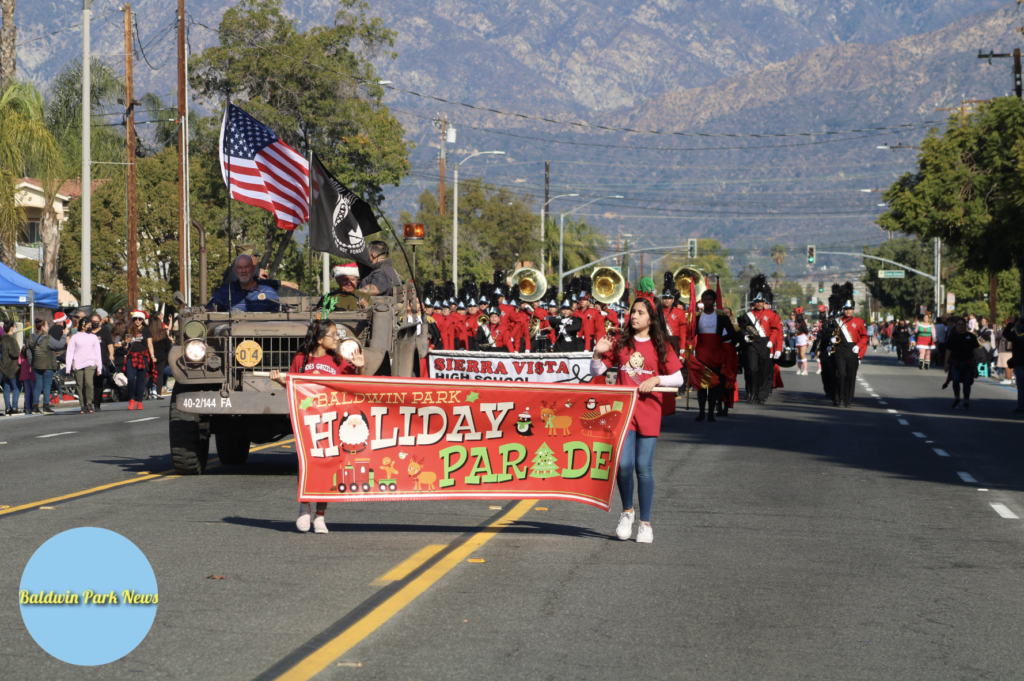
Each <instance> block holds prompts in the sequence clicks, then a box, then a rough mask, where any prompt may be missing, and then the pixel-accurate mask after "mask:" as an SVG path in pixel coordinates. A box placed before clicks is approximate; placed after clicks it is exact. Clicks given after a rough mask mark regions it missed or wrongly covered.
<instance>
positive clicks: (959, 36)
mask: <svg viewBox="0 0 1024 681" xmlns="http://www.w3.org/2000/svg"><path fill="white" fill-rule="evenodd" d="M283 4H284V7H285V9H286V10H287V11H288V12H289V13H290V14H291V15H292V16H294V17H295V19H296V20H297V22H298V23H299V25H300V27H303V28H306V27H309V26H312V25H319V24H325V23H329V22H330V21H332V17H333V13H334V11H335V8H336V6H335V5H334V4H333V3H331V2H327V1H326V0H313V1H312V2H297V1H295V0H285V2H284V3H283ZM228 6H230V5H229V3H227V2H223V1H222V0H205V1H204V2H191V3H187V6H186V9H187V11H188V12H189V14H190V16H191V17H192V18H193V19H194V20H195V21H196V22H198V23H201V24H206V25H208V26H216V23H217V21H218V20H219V17H220V15H221V14H222V13H223V11H224V9H225V8H226V7H228ZM132 7H133V10H134V11H135V13H136V21H137V24H138V35H139V36H140V38H141V44H142V47H143V48H144V51H145V55H144V56H145V58H144V59H139V61H138V62H137V63H138V64H139V65H138V66H137V67H136V69H137V70H136V74H137V75H136V86H135V87H136V92H146V91H153V92H157V93H158V94H161V95H163V96H165V99H167V100H168V101H169V100H171V98H172V97H171V93H173V92H174V87H175V82H176V80H175V79H176V73H175V62H174V31H173V22H174V7H173V5H172V4H171V3H157V2H155V0H138V1H137V2H135V3H133V5H132ZM93 12H94V17H96V18H94V20H93V24H92V34H93V40H92V45H93V52H94V53H96V54H103V55H110V56H109V57H107V58H110V59H112V60H113V61H114V62H117V61H118V57H117V55H118V54H119V53H122V54H123V50H124V43H123V40H124V38H123V19H122V18H121V17H122V15H121V14H120V13H118V12H116V10H115V8H114V6H113V5H111V6H102V7H101V6H98V5H94V7H93ZM367 13H368V14H369V15H372V16H380V17H381V18H383V19H384V21H385V23H386V25H388V26H389V27H391V28H394V29H395V30H396V31H397V32H398V38H397V42H396V46H395V49H396V51H397V52H398V55H399V56H398V59H397V60H395V61H389V62H386V63H384V62H382V63H380V64H379V65H378V66H379V70H380V73H381V77H382V78H385V79H387V80H390V81H392V82H393V84H394V87H395V88H398V89H396V90H392V91H390V92H389V93H388V94H387V96H386V98H385V103H386V104H387V105H388V106H389V107H391V108H392V110H393V111H394V112H395V114H396V115H397V116H398V117H399V119H400V120H401V121H402V123H403V125H404V126H405V127H406V130H407V134H408V137H409V139H410V140H411V141H413V142H414V143H415V144H416V149H415V151H414V152H413V159H412V160H413V173H412V175H411V176H410V177H409V178H407V180H405V181H403V183H402V185H401V186H400V187H397V188H394V189H393V190H391V191H389V199H388V202H387V204H386V209H387V210H388V212H393V213H397V212H398V211H401V210H408V211H410V212H414V211H415V205H416V197H417V196H418V194H419V193H420V192H421V191H423V190H424V189H426V188H433V189H435V190H436V184H437V179H438V170H437V153H438V149H439V147H440V144H439V141H440V135H439V132H438V131H437V129H436V128H435V126H434V125H433V124H432V119H433V118H435V117H437V116H439V115H443V116H445V117H446V118H447V120H448V121H449V123H450V124H452V125H454V126H455V127H456V128H457V130H458V140H457V142H456V144H455V145H454V146H452V145H449V149H448V153H449V167H450V164H451V163H452V162H454V161H457V160H461V158H463V157H464V156H466V155H468V154H470V153H472V152H474V151H478V150H501V151H505V152H506V154H507V155H506V156H504V157H478V158H476V159H473V161H471V162H469V163H467V165H466V167H465V168H464V169H463V170H462V176H463V177H467V176H481V177H483V178H484V179H485V180H487V181H489V182H492V183H495V184H501V185H507V186H510V187H513V188H515V189H517V190H518V191H521V192H522V193H524V194H530V195H531V196H532V197H534V198H537V197H541V196H543V172H544V161H550V162H551V171H552V172H551V194H552V196H554V195H557V194H566V193H578V194H581V197H579V198H567V199H559V200H557V201H554V202H552V205H551V209H552V211H553V212H558V211H568V210H572V209H574V208H578V207H579V206H580V205H582V203H583V202H585V201H589V200H590V199H591V198H594V197H599V196H604V195H613V194H614V195H622V196H623V197H625V198H624V199H603V200H600V201H598V202H597V203H595V204H594V205H593V206H591V207H589V208H586V209H583V210H581V211H579V212H578V213H577V215H585V216H587V219H588V220H591V221H593V222H595V224H597V225H598V226H599V227H600V228H601V229H602V230H604V231H605V232H607V233H609V234H612V235H614V234H632V235H634V236H633V237H632V241H633V242H634V243H639V245H641V246H655V245H668V244H675V243H680V242H685V240H686V238H687V237H695V236H700V237H716V238H719V239H721V240H722V241H723V242H725V243H726V244H727V245H729V246H730V247H731V248H733V249H734V251H735V252H737V253H741V252H744V251H754V250H756V249H760V248H764V247H765V245H766V244H769V242H770V243H776V242H781V243H788V244H791V245H793V246H797V247H802V246H801V244H803V243H807V242H811V241H814V242H816V243H818V244H826V243H833V244H840V245H842V244H847V245H850V246H851V247H855V246H859V245H863V244H865V243H872V242H877V241H878V240H880V239H882V238H885V236H886V235H885V234H884V233H882V232H880V231H879V230H878V228H877V227H875V226H874V225H873V223H872V220H873V215H874V214H876V213H877V212H878V211H879V210H880V208H879V207H878V206H877V203H878V201H879V200H878V195H877V194H874V193H872V192H862V191H860V190H861V189H876V188H881V187H884V186H886V185H888V184H889V183H891V182H892V180H893V179H894V178H895V177H897V176H898V175H899V174H900V173H902V172H905V171H907V170H910V169H912V167H913V150H903V151H899V152H890V151H884V150H879V149H877V148H876V147H877V146H879V145H881V144H885V143H888V144H895V143H897V142H902V143H903V144H908V145H913V144H914V143H915V142H917V141H919V140H920V139H921V138H922V137H923V135H924V134H925V133H926V132H927V129H928V127H929V126H932V127H934V126H939V127H941V126H942V125H944V124H945V120H944V119H945V118H946V117H947V116H948V115H949V114H948V113H946V112H936V111H935V109H941V108H951V107H955V106H957V105H958V104H959V101H960V99H961V98H962V97H966V98H968V99H987V98H990V97H993V96H1000V95H1004V94H1006V93H1007V92H1008V91H1011V90H1012V85H1013V80H1012V67H1011V62H1012V60H1008V59H997V60H994V61H993V63H992V64H991V65H989V64H988V63H987V61H985V60H979V59H978V58H977V54H978V50H979V49H984V50H985V51H986V52H987V51H988V50H990V49H992V50H995V51H997V52H1000V51H1003V52H1005V51H1009V50H1012V48H1013V47H1014V46H1018V45H1020V40H1021V34H1020V33H1019V32H1017V31H1015V29H1016V28H1017V27H1018V26H1020V23H1021V16H1020V14H1019V6H1018V5H1017V4H1015V3H1009V4H1008V3H1005V2H996V1H995V0H720V1H718V2H703V1H699V0H651V1H648V2H639V3H638V2H635V1H633V2H628V1H625V0H589V1H572V0H570V1H566V2H553V1H552V0H530V1H525V0H503V1H501V2H499V1H497V0H418V1H412V0H373V1H371V2H370V3H369V8H368V10H367ZM15 16H16V21H17V23H18V30H19V43H23V44H22V45H21V46H20V47H19V48H18V53H19V74H20V75H22V76H23V77H26V76H27V77H29V78H31V79H32V80H34V81H35V82H37V83H39V84H40V85H42V86H43V87H45V86H46V84H47V83H48V82H49V80H50V79H52V78H53V76H54V75H55V74H56V72H57V71H58V70H59V69H60V67H61V66H62V65H63V64H64V63H66V62H67V61H69V60H72V59H75V58H80V55H81V42H80V38H79V37H78V36H79V31H80V29H78V28H74V27H72V25H73V24H75V23H77V22H78V21H79V20H80V18H79V17H80V4H79V3H77V1H76V2H71V1H69V0H50V2H46V3H35V4H31V3H27V2H24V1H22V2H21V3H20V4H19V5H18V6H17V10H16V15H15ZM68 27H71V28H68ZM62 29H64V30H63V32H59V33H56V34H53V35H49V36H46V35H45V34H46V33H49V32H54V31H61V30H62ZM37 38H38V39H37ZM30 40H31V41H32V42H26V41H30ZM215 40H216V35H215V34H214V33H212V32H211V31H208V30H206V29H205V28H202V27H201V26H200V25H197V24H193V25H191V26H190V27H189V43H190V47H191V49H192V50H193V51H198V50H201V49H202V48H203V47H206V46H209V45H211V44H213V43H214V41H215ZM141 56H142V55H141V54H140V57H141ZM410 93H420V94H424V95H430V96H432V97H436V98H440V99H442V100H447V101H448V102H450V103H446V102H443V101H437V100H436V99H430V98H426V97H421V96H417V95H415V94H410ZM456 103H458V104H456ZM198 104H199V105H201V104H202V103H198ZM460 104H467V105H472V106H473V107H481V108H470V107H468V106H462V105H460ZM484 109H489V110H497V111H501V112H507V113H515V114H525V115H527V116H529V117H531V118H522V117H517V116H512V115H504V114H501V113H495V112H493V111H489V110H484ZM538 118H543V119H549V120H553V121H558V123H552V122H545V121H543V120H536V119H538ZM929 121H931V122H932V123H929ZM566 122H573V123H577V124H581V126H572V125H566V124H565V123H566ZM582 126H604V127H582ZM889 126H908V127H903V128H898V129H894V130H871V129H874V128H885V127H889ZM910 126H914V127H910ZM609 128H617V129H609ZM623 128H625V129H632V130H642V131H658V132H666V133H672V134H651V133H650V132H633V133H630V132H626V131H623V130H621V129H623ZM850 130H865V132H859V133H846V134H832V135H826V134H823V133H826V132H830V131H850ZM719 135H720V136H719ZM737 135H739V136H737ZM749 135H788V136H769V137H750V136H749ZM450 179H451V176H450V173H449V181H450ZM539 203H540V202H539V201H538V202H537V205H538V207H539Z"/></svg>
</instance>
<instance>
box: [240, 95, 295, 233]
mask: <svg viewBox="0 0 1024 681" xmlns="http://www.w3.org/2000/svg"><path fill="white" fill-rule="evenodd" d="M229 162H230V164H231V169H230V173H229V172H228V163H229ZM220 170H221V174H222V175H223V176H224V184H225V185H227V187H228V189H229V191H230V192H231V198H233V199H235V200H237V201H241V202H242V203H247V204H249V205H250V206H257V207H259V208H263V209H265V210H268V211H270V212H271V213H273V214H274V217H275V218H277V226H278V227H280V228H281V229H295V227H296V226H297V225H300V224H302V223H304V222H306V221H307V220H308V219H309V163H308V162H307V161H306V159H304V158H302V155H301V154H299V152H297V151H295V150H294V149H292V148H291V147H290V146H288V145H287V144H285V143H284V142H282V141H281V140H280V139H278V137H277V135H275V134H274V131H273V130H271V129H270V128H268V127H267V126H265V125H263V124H262V123H260V122H259V121H257V120H256V119H255V118H253V117H252V116H250V115H249V114H247V113H245V112H244V111H242V110H241V109H240V108H238V107H237V106H235V105H234V104H228V109H227V111H225V112H224V122H223V124H222V125H221V129H220ZM229 177H230V180H229Z"/></svg>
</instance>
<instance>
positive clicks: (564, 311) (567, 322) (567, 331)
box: [555, 298, 582, 352]
mask: <svg viewBox="0 0 1024 681" xmlns="http://www.w3.org/2000/svg"><path fill="white" fill-rule="evenodd" d="M559 313H560V314H561V317H560V318H559V319H558V326H557V327H556V328H555V332H556V333H557V334H558V340H556V341H555V352H575V351H576V348H577V345H576V334H578V333H579V330H580V326H582V322H581V321H580V318H579V317H577V316H576V315H575V314H574V313H573V309H572V303H570V302H569V299H568V298H566V299H564V300H562V307H561V309H560V310H559Z"/></svg>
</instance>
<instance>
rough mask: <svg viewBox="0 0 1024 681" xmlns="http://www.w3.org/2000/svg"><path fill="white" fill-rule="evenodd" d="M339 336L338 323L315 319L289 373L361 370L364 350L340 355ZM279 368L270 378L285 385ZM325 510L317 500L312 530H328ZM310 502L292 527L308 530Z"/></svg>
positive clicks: (301, 505) (332, 373)
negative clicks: (349, 354) (347, 357)
mask: <svg viewBox="0 0 1024 681" xmlns="http://www.w3.org/2000/svg"><path fill="white" fill-rule="evenodd" d="M340 345H341V339H340V338H339V337H338V327H337V326H336V325H335V324H334V322H332V321H330V320H327V319H318V320H316V322H315V323H314V324H313V325H312V326H311V327H309V331H307V332H306V337H305V338H304V339H303V341H302V344H301V345H300V346H299V351H298V352H297V353H295V357H294V358H293V359H292V364H291V367H289V369H288V371H289V373H293V374H316V375H319V376H348V375H352V374H361V373H363V369H364V367H365V366H366V361H365V359H364V358H363V351H362V349H361V348H360V347H358V345H356V347H355V349H354V351H353V352H352V356H351V358H350V359H348V360H347V359H345V357H342V355H341V352H340ZM286 375H287V374H282V373H281V372H280V371H278V370H276V369H275V370H273V371H271V372H270V379H271V380H272V381H277V382H278V383H280V384H281V385H285V384H286V382H285V376H286ZM325 511H327V502H325V501H318V502H317V504H316V518H315V520H314V521H313V531H314V532H316V533H317V534H327V522H326V521H325V520H324V512H325ZM309 516H310V504H309V503H307V502H300V503H299V517H298V518H297V519H296V520H295V527H297V528H299V532H309Z"/></svg>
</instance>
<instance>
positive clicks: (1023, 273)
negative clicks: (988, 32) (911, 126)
mask: <svg viewBox="0 0 1024 681" xmlns="http://www.w3.org/2000/svg"><path fill="white" fill-rule="evenodd" d="M1018 30H1020V29H1018ZM1021 32H1022V33H1024V31H1021ZM1000 57H1013V91H1014V92H1015V93H1016V94H1017V99H1021V98H1022V97H1024V83H1022V77H1021V67H1020V48H1019V47H1015V48H1013V52H1012V53H1005V52H1004V53H1001V54H996V53H995V52H993V51H992V50H989V52H988V54H984V53H983V52H982V51H981V50H980V49H979V50H978V59H988V63H989V64H991V63H992V59H993V58H1000ZM992 290H995V289H992ZM992 309H995V308H992ZM1020 315H1021V316H1022V317H1024V267H1021V268H1020ZM992 322H993V323H995V319H994V318H993V319H992Z"/></svg>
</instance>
